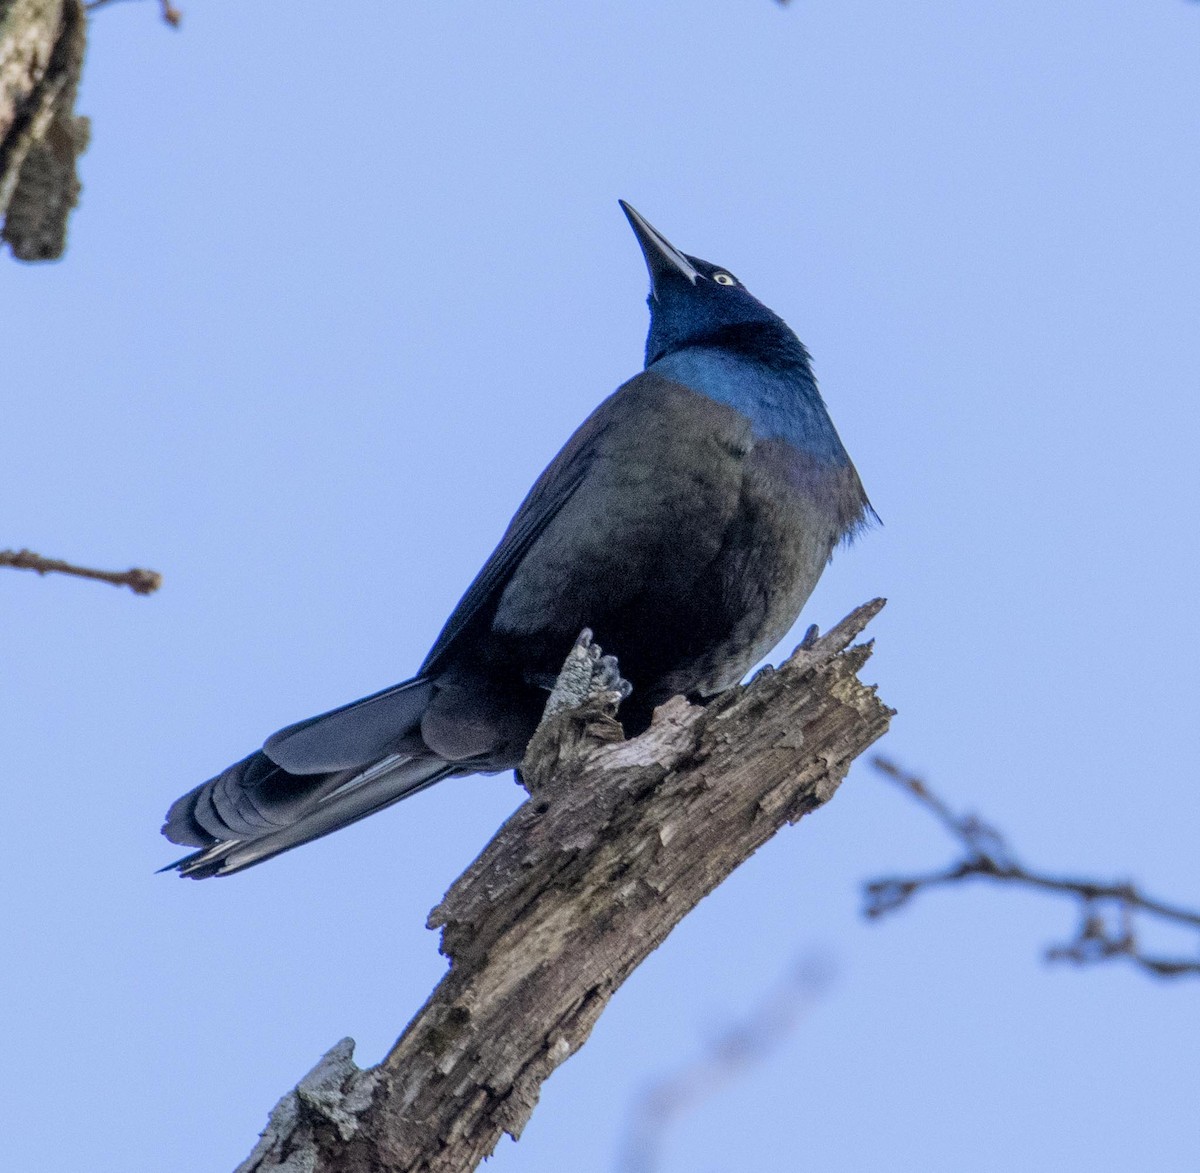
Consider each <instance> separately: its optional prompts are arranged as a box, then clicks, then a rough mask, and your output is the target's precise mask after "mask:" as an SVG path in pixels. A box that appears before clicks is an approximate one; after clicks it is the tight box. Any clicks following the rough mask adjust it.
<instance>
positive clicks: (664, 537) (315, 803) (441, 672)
mask: <svg viewBox="0 0 1200 1173" xmlns="http://www.w3.org/2000/svg"><path fill="white" fill-rule="evenodd" d="M622 207H623V208H624V209H625V214H626V215H627V216H628V217H629V222H630V224H631V225H632V226H633V230H634V232H635V233H636V235H637V238H638V241H639V242H640V244H641V246H642V251H643V253H644V254H645V257H646V263H647V265H648V267H649V269H650V276H651V293H650V333H649V337H648V339H647V343H646V369H645V370H644V371H643V372H642V373H641V374H639V375H636V376H635V377H634V378H632V379H630V380H629V382H627V383H625V384H624V385H623V386H622V387H620V388H618V389H617V391H616V392H615V393H614V394H613V395H611V396H610V397H609V398H608V399H606V400H605V401H604V402H603V403H602V404H601V405H600V406H599V407H598V408H597V409H596V410H595V411H594V412H593V413H592V414H591V416H590V417H589V418H588V419H587V420H585V421H584V423H583V424H582V425H581V426H580V428H579V430H578V431H577V432H576V433H575V434H574V435H573V436H572V437H571V438H570V440H568V441H567V443H566V445H565V446H564V448H563V450H562V451H561V452H560V453H559V454H558V455H557V456H556V457H555V458H554V460H553V461H552V462H551V464H550V466H549V467H548V468H547V469H546V471H545V472H544V473H542V475H541V476H540V477H539V478H538V480H537V483H536V484H535V485H534V486H533V488H532V489H531V490H530V493H529V495H528V496H527V497H526V498H525V501H524V502H523V503H522V505H521V507H520V509H518V510H517V513H516V516H515V517H514V518H513V520H512V522H511V523H510V524H509V527H508V530H507V531H506V532H505V534H504V537H503V538H502V539H501V540H500V544H499V546H497V548H496V550H495V552H494V553H493V554H492V556H491V558H489V559H488V561H487V563H486V565H485V566H484V568H483V570H482V571H480V573H479V576H478V577H477V578H476V579H475V581H474V582H473V583H472V584H471V586H470V588H469V589H468V590H467V593H466V594H465V595H464V596H463V598H462V601H461V602H460V603H459V604H458V606H457V607H456V608H455V610H454V613H453V614H452V615H451V616H450V619H449V621H448V622H447V623H446V626H445V628H444V629H443V631H442V633H441V635H440V636H439V637H438V639H437V642H436V643H435V644H434V646H433V649H432V650H431V651H430V653H429V655H428V657H427V658H426V660H425V662H424V664H422V665H421V668H420V671H419V672H418V673H417V675H416V676H415V677H414V678H413V679H412V680H410V681H407V682H405V683H403V684H399V685H396V686H395V687H394V688H390V689H385V690H384V691H383V692H380V693H377V694H375V695H374V696H371V697H367V698H365V699H363V700H360V701H355V702H354V703H353V704H350V705H346V706H345V707H343V708H341V709H335V710H334V711H333V712H331V713H326V714H323V715H322V716H319V717H313V718H311V719H309V720H307V721H301V722H299V723H298V724H296V725H291V726H289V727H288V728H286V729H281V730H280V731H279V732H278V733H275V734H273V735H272V736H271V737H269V738H268V739H267V741H266V743H265V744H264V746H263V748H262V749H261V750H260V751H258V752H256V753H253V754H251V755H250V756H249V757H247V758H244V759H243V760H242V761H240V762H238V763H237V764H236V765H234V766H231V767H229V769H227V770H226V771H224V773H222V774H219V775H218V776H217V777H216V778H213V779H211V780H210V781H208V782H206V783H204V785H202V786H199V787H197V788H196V789H195V790H193V791H191V792H190V793H189V794H186V795H184V797H182V798H181V799H179V800H178V801H177V802H176V803H175V804H174V805H173V806H172V807H171V810H170V812H169V814H168V816H167V823H166V826H165V827H164V828H163V832H164V834H165V835H166V836H167V837H168V838H169V839H171V840H172V841H173V842H175V843H184V844H188V845H189V846H192V847H195V848H198V849H199V850H198V851H196V852H195V853H194V854H192V855H189V856H188V857H186V858H185V859H183V860H180V861H179V862H178V863H176V864H174V865H172V866H173V867H175V868H177V869H178V870H179V871H180V872H181V873H182V874H183V875H186V876H194V877H196V878H202V877H205V876H211V875H223V874H228V873H230V872H234V871H238V870H240V869H242V868H245V867H249V866H250V865H251V864H254V863H258V862H260V861H262V860H264V859H268V858H270V857H271V856H273V855H278V854H279V853H280V852H282V851H286V850H288V849H289V848H291V847H295V846H297V845H298V844H300V843H304V842H307V841H308V840H309V839H315V838H317V837H318V836H320V835H325V834H327V833H328V832H330V831H333V830H336V829H337V828H338V827H342V826H345V825H346V824H348V823H351V822H353V821H355V820H356V819H359V818H362V817H364V816H365V815H368V814H371V813H373V812H374V811H377V810H380V809H382V808H383V807H385V806H388V805H390V804H391V803H393V802H396V801H398V800H399V799H401V798H404V797H405V796H407V795H409V794H413V793H415V792H416V791H417V790H420V789H423V788H424V787H426V786H429V785H431V784H432V783H434V782H436V781H438V780H439V779H441V778H445V777H447V776H449V775H452V774H470V773H476V772H492V771H499V770H505V769H511V768H513V767H515V766H516V765H517V764H518V763H519V762H520V760H521V757H522V755H523V752H524V749H525V745H526V743H527V742H528V740H529V738H530V736H531V735H532V733H533V731H534V729H535V728H536V726H537V723H538V720H539V718H540V716H541V712H542V708H543V705H544V703H545V699H546V689H547V688H548V687H549V685H550V684H552V683H553V681H554V678H555V676H556V675H557V673H558V670H559V668H560V666H561V665H562V662H563V659H564V657H565V656H566V654H567V651H568V650H569V649H570V647H571V645H572V643H573V642H574V640H575V638H576V636H578V634H579V632H580V630H581V629H582V628H584V627H590V628H591V629H592V630H593V631H594V632H595V637H596V641H597V643H599V644H600V646H601V647H602V648H603V649H604V650H605V651H606V652H610V653H613V654H614V655H616V656H617V658H618V660H619V662H620V666H621V674H622V676H624V677H625V678H626V679H627V680H629V681H630V682H631V683H632V685H633V693H632V695H631V696H630V698H629V699H628V700H627V701H626V702H625V704H624V705H623V706H622V710H621V716H622V720H623V721H624V722H625V725H626V728H627V729H628V730H629V731H630V732H631V733H636V732H639V731H641V730H642V729H644V728H645V726H646V725H647V724H648V723H649V720H650V716H651V713H652V711H653V709H654V707H655V706H656V705H659V704H661V703H662V702H663V701H665V700H667V699H668V698H669V697H671V696H673V695H675V694H677V693H683V694H685V695H688V696H692V697H697V698H699V697H705V696H710V695H712V694H713V693H717V692H720V691H721V690H722V689H726V688H729V687H730V686H732V685H734V684H736V683H737V682H738V681H739V680H740V679H741V678H742V676H743V675H744V674H745V673H746V671H747V670H748V669H749V668H750V667H751V666H752V665H753V664H754V663H755V662H756V661H757V660H759V659H760V658H761V657H762V656H763V655H765V654H766V653H767V652H768V651H770V649H771V648H772V647H773V646H774V645H775V644H776V643H777V642H778V641H779V639H781V638H782V636H783V635H784V633H785V632H786V631H787V630H788V628H789V627H791V625H792V624H793V623H794V622H795V620H796V617H797V615H798V614H799V612H800V608H801V607H802V606H803V604H804V602H805V600H806V599H807V598H808V596H809V594H810V593H811V591H812V589H813V587H814V586H815V585H816V582H817V579H818V578H819V577H820V575H821V571H822V569H823V568H824V566H825V564H826V562H827V561H828V560H829V557H830V554H831V553H832V551H833V549H834V547H835V546H836V545H837V543H838V542H839V541H841V540H844V539H848V538H850V537H852V536H853V535H854V534H855V533H856V532H857V530H858V529H859V528H860V527H861V526H862V525H863V524H864V523H865V522H866V521H867V520H868V519H869V518H870V517H871V516H873V514H872V512H871V507H870V504H869V503H868V501H867V498H866V495H865V494H864V493H863V489H862V485H861V484H860V482H859V479H858V474H857V473H856V472H855V471H854V466H853V465H852V464H851V463H850V458H849V457H848V456H847V455H846V451H845V449H844V448H843V447H842V444H841V441H840V440H839V439H838V435H837V432H836V431H835V430H834V427H833V424H832V422H831V421H830V419H829V416H828V414H827V412H826V410H825V405H824V403H823V402H822V400H821V396H820V394H819V393H818V391H817V385H816V381H815V379H814V378H813V373H812V368H811V366H810V363H809V357H808V353H807V352H806V351H805V349H804V347H803V346H802V345H801V343H800V341H799V339H798V338H797V337H796V336H795V334H793V333H792V331H791V330H790V329H789V328H788V327H787V325H785V324H784V322H783V321H782V320H781V319H780V318H779V317H777V316H776V315H775V314H774V313H772V312H771V311H770V310H769V309H767V307H766V306H764V305H762V304H761V303H760V302H758V301H757V300H755V298H753V297H752V296H751V295H750V294H749V293H748V292H747V291H746V290H745V289H744V288H743V287H742V285H741V284H740V283H739V282H738V281H737V280H736V279H735V278H733V277H732V276H731V275H730V274H729V273H728V272H727V271H726V270H724V269H721V268H719V267H718V266H716V265H712V264H709V263H708V262H707V261H701V260H698V259H697V258H695V257H690V256H686V255H685V254H683V253H680V252H679V251H678V250H677V249H675V248H674V247H673V246H672V245H671V244H669V243H668V242H667V240H666V239H665V238H664V237H663V236H661V235H660V234H659V233H658V232H656V231H655V230H654V228H652V227H651V226H650V225H649V224H648V223H647V222H646V221H645V220H644V219H642V217H641V216H639V215H638V214H637V213H636V212H635V211H634V210H633V209H632V208H630V207H629V206H628V205H626V204H624V203H622Z"/></svg>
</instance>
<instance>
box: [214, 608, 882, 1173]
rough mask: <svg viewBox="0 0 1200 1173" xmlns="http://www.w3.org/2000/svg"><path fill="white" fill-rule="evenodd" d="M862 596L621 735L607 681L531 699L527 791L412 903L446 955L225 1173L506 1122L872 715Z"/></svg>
mask: <svg viewBox="0 0 1200 1173" xmlns="http://www.w3.org/2000/svg"><path fill="white" fill-rule="evenodd" d="M882 606H883V601H882V600H881V599H876V600H875V601H873V602H871V603H868V604H866V605H864V606H862V607H860V608H859V609H858V610H857V611H855V612H854V613H853V614H852V615H850V616H848V617H847V618H846V619H844V620H843V621H842V622H841V623H840V624H839V625H838V626H837V627H836V628H835V629H834V630H833V631H831V632H830V633H829V634H828V635H826V636H824V637H817V636H816V633H815V630H814V631H813V632H811V633H810V637H806V639H805V641H804V643H803V644H801V646H800V647H799V648H797V649H796V651H795V652H794V653H793V654H792V656H791V657H790V658H789V659H788V660H787V661H786V663H784V664H783V665H782V666H781V667H780V668H779V669H777V670H774V669H769V668H768V669H765V670H764V671H762V672H760V673H759V674H758V676H756V677H755V678H754V679H753V680H752V681H751V682H750V683H749V684H746V685H743V686H741V687H739V688H735V689H731V690H730V691H729V692H727V693H723V694H722V695H720V696H719V697H716V698H714V699H713V700H712V701H711V702H710V703H709V704H707V705H704V706H699V705H692V704H689V703H688V702H687V701H686V700H684V699H683V698H682V697H676V698H674V699H673V700H671V701H669V702H668V703H667V704H665V705H663V706H662V707H661V708H660V709H658V711H657V712H656V713H655V716H654V721H653V723H652V724H651V726H650V728H649V729H648V730H647V731H646V732H645V733H644V734H642V735H641V736H640V737H638V738H635V739H634V740H632V741H625V740H623V739H622V738H621V729H620V725H619V724H618V723H617V722H616V720H615V719H614V712H615V707H616V702H617V700H619V697H620V693H619V692H618V691H613V690H612V678H611V676H609V677H608V678H607V679H606V680H604V681H602V682H601V684H600V685H599V686H598V687H597V688H596V689H595V690H594V691H593V692H592V693H591V694H589V695H587V696H585V698H584V699H583V700H582V702H581V703H579V704H577V705H575V707H571V708H565V709H560V710H559V711H557V712H551V713H550V715H548V716H547V717H546V718H545V719H544V720H543V722H542V725H541V727H540V728H539V729H538V731H537V733H536V734H535V735H534V738H533V740H532V741H531V742H530V745H529V748H528V751H527V753H526V756H525V761H524V763H523V765H522V771H521V772H522V777H523V779H524V781H525V783H526V786H527V788H528V789H529V791H530V798H529V800H528V801H527V802H526V803H524V804H523V805H522V806H521V807H520V808H519V809H518V810H517V811H516V812H515V813H514V814H513V815H512V817H511V818H510V819H509V820H508V822H506V823H505V825H504V826H503V827H502V828H501V829H500V831H499V832H498V833H497V835H496V836H495V838H494V839H493V840H492V841H491V843H490V844H488V846H487V847H486V848H485V849H484V851H483V853H482V854H481V855H480V856H479V858H478V859H477V860H476V861H475V862H474V863H473V864H472V865H471V867H470V868H468V870H467V871H466V872H465V873H464V874H463V875H462V876H461V877H460V878H459V879H458V880H457V881H456V882H455V883H454V885H453V886H452V887H451V889H450V891H449V892H448V893H447V894H446V896H445V898H444V899H443V900H442V902H441V904H440V905H439V906H438V907H437V908H435V909H434V910H433V912H432V913H431V914H430V918H429V925H430V927H431V928H436V927H440V928H441V929H442V952H443V953H445V954H446V956H447V957H449V959H450V969H449V972H448V973H447V974H446V975H445V977H444V978H443V979H442V981H441V982H440V983H439V984H438V986H437V988H436V989H435V990H434V991H433V993H432V995H431V996H430V998H429V1000H428V1001H427V1002H426V1004H425V1005H424V1006H423V1007H422V1008H421V1010H420V1011H419V1012H418V1013H417V1015H416V1017H415V1018H414V1019H413V1020H412V1022H411V1023H410V1024H409V1025H408V1028H407V1029H406V1030H405V1032H404V1034H403V1035H402V1036H401V1038H400V1040H399V1041H398V1042H397V1043H396V1045H395V1046H394V1047H393V1048H392V1051H391V1052H390V1053H389V1054H388V1056H387V1057H386V1058H385V1059H384V1061H383V1062H382V1063H381V1064H380V1065H379V1066H378V1067H375V1068H371V1069H369V1070H368V1071H360V1070H359V1069H358V1068H357V1067H356V1066H355V1064H354V1062H353V1059H352V1054H353V1041H352V1040H349V1039H344V1040H342V1042H341V1043H339V1044H338V1045H337V1046H336V1047H335V1048H334V1049H333V1050H332V1051H331V1052H330V1053H329V1054H328V1055H326V1056H325V1058H324V1059H322V1061H321V1063H320V1064H318V1066H317V1067H316V1068H315V1069H314V1070H313V1072H311V1073H310V1074H309V1075H308V1076H307V1077H306V1078H305V1079H304V1080H303V1081H301V1083H300V1085H299V1086H298V1087H297V1088H296V1089H295V1090H294V1091H292V1092H289V1093H288V1095H287V1096H285V1097H284V1099H283V1100H281V1101H280V1103H279V1105H278V1106H277V1107H276V1109H275V1111H274V1112H273V1113H272V1115H271V1120H270V1123H269V1124H268V1127H267V1130H266V1131H265V1132H264V1134H263V1137H262V1139H261V1140H260V1142H259V1144H258V1146H257V1147H256V1148H255V1150H254V1152H253V1153H252V1154H251V1155H250V1157H249V1158H248V1159H247V1160H246V1161H245V1162H243V1164H242V1165H241V1166H239V1169H238V1171H237V1173H267V1171H268V1170H272V1171H275V1173H282V1171H286V1173H335V1171H336V1173H402V1171H403V1173H415V1171H421V1173H452V1171H454V1173H457V1171H462V1170H470V1169H474V1168H475V1167H476V1166H477V1165H478V1164H479V1162H480V1161H482V1160H483V1158H484V1157H486V1156H487V1155H488V1154H489V1153H490V1152H491V1151H492V1150H493V1149H494V1148H495V1146H496V1144H497V1143H498V1141H499V1140H500V1138H501V1136H502V1135H503V1134H504V1133H505V1132H507V1133H509V1134H510V1135H511V1136H513V1137H514V1138H516V1137H518V1136H520V1133H521V1130H522V1128H523V1127H524V1125H525V1123H526V1121H527V1120H528V1119H529V1116H530V1114H531V1113H532V1111H533V1109H534V1106H535V1105H536V1103H537V1099H538V1094H539V1091H540V1088H541V1085H542V1082H543V1081H544V1080H545V1079H546V1077H547V1076H548V1075H549V1074H550V1073H551V1072H552V1071H553V1070H554V1069H555V1068H556V1067H557V1066H558V1065H559V1064H560V1063H562V1062H563V1060H564V1059H566V1058H567V1057H568V1056H570V1055H572V1054H574V1052H575V1051H577V1050H578V1049H579V1048H580V1047H581V1046H582V1045H583V1044H584V1042H586V1041H587V1037H588V1034H589V1033H590V1031H591V1029H592V1026H593V1025H594V1023H595V1022H596V1020H597V1018H599V1016H600V1013H601V1011H602V1010H603V1009H604V1007H605V1006H606V1005H607V1004H608V1000H609V998H611V996H612V994H613V993H614V991H615V990H616V989H617V988H618V987H619V986H620V985H621V983H622V982H623V981H624V980H625V979H626V978H627V977H628V976H629V975H630V974H631V973H632V972H633V970H634V969H635V968H636V967H637V966H638V965H639V964H640V963H641V962H642V961H643V960H644V959H645V958H646V957H647V956H648V955H649V953H650V952H651V951H652V950H653V949H655V948H656V947H657V946H658V945H659V944H660V943H661V942H662V941H663V940H664V939H665V938H666V936H667V934H668V933H669V932H670V931H671V929H672V928H674V927H675V925H676V924H678V923H679V921H680V920H682V919H683V917H684V916H685V915H686V914H687V913H688V912H689V911H690V910H691V909H692V908H693V907H695V905H696V904H697V903H698V902H699V901H700V900H701V898H702V897H704V896H705V895H706V894H707V893H709V892H710V891H712V890H713V889H714V888H715V887H716V886H717V885H718V884H719V883H720V882H721V881H722V880H724V879H725V878H726V876H728V875H729V874H730V873H731V872H732V871H733V870H734V868H736V867H737V866H738V865H739V864H741V863H743V862H744V861H745V860H746V859H747V858H749V856H750V855H752V854H753V853H754V851H755V850H756V849H757V848H758V847H760V846H761V845H762V844H763V843H765V842H766V841H767V840H768V839H770V838H771V836H772V835H774V834H775V832H776V831H778V830H780V829H781V828H782V827H783V826H785V825H786V824H788V823H794V822H796V821H797V820H799V819H800V818H802V817H803V816H804V815H806V814H808V813H809V812H811V811H813V810H815V809H816V808H817V807H819V806H820V805H822V804H823V803H825V802H827V801H828V800H829V799H830V798H831V797H832V795H833V794H834V792H835V791H836V790H837V787H838V785H839V784H840V783H841V781H842V779H843V778H844V777H845V775H846V772H847V770H848V769H849V767H850V763H851V762H852V761H853V760H854V758H855V757H857V756H858V755H859V754H860V753H862V752H863V750H865V749H866V748H867V747H868V746H869V745H871V744H872V743H873V742H874V741H876V740H877V739H878V738H879V737H880V736H882V734H883V733H884V732H885V731H886V729H887V726H888V722H889V720H890V719H891V716H892V711H891V710H890V709H888V708H887V707H886V706H885V705H884V704H883V703H882V702H881V701H880V700H879V699H878V697H876V695H875V691H874V689H873V688H871V687H868V686H865V685H863V684H862V683H861V682H860V681H859V680H858V675H857V674H858V672H859V670H860V669H861V668H862V666H863V665H864V664H865V663H866V660H867V658H868V656H869V655H870V651H871V649H870V644H864V645H858V646H851V644H852V642H853V640H854V639H855V638H856V637H857V636H858V635H859V633H860V632H861V631H862V630H863V628H865V627H866V625H867V623H868V622H869V621H870V620H871V618H873V617H874V615H876V614H877V613H878V612H879V610H880V609H881V608H882ZM567 675H568V673H564V677H566V676H567ZM562 679H563V678H560V681H561V680H562ZM314 1088H315V1089H318V1092H314V1090H313V1089H314Z"/></svg>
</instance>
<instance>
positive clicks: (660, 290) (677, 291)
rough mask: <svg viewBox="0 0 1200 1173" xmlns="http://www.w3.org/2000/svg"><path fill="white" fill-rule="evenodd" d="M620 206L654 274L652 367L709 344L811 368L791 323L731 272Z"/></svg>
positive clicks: (774, 363) (775, 362) (648, 349)
mask: <svg viewBox="0 0 1200 1173" xmlns="http://www.w3.org/2000/svg"><path fill="white" fill-rule="evenodd" d="M619 202H620V205H621V208H622V210H623V211H624V213H625V215H626V216H627V217H628V219H629V223H630V225H631V226H632V228H633V231H634V234H635V235H636V236H637V238H638V243H639V244H640V245H641V246H642V253H643V255H644V256H645V258H646V267H647V268H648V269H649V270H650V297H649V304H650V333H649V335H648V336H647V338H646V365H647V366H649V365H650V364H651V363H653V362H656V361H657V360H658V359H660V358H662V357H664V356H665V355H668V354H671V353H673V352H674V351H677V350H681V349H683V348H684V347H689V346H707V347H720V348H721V349H724V350H732V351H737V352H740V353H742V354H745V355H746V356H747V357H751V358H754V359H756V360H758V361H761V362H765V363H767V364H769V365H771V366H800V367H801V368H802V369H804V370H805V371H807V370H808V354H807V352H806V351H805V349H804V347H803V346H802V345H801V343H800V340H799V339H798V338H797V337H796V335H795V334H793V333H792V331H791V329H790V327H789V326H788V325H787V323H786V322H784V320H783V319H782V318H780V317H779V315H778V314H776V313H773V312H772V311H771V310H769V309H768V308H767V307H766V306H765V305H763V303H762V302H761V301H759V300H758V299H757V298H756V297H755V296H754V295H753V294H752V293H750V291H749V290H748V289H746V287H745V286H744V285H743V284H742V283H741V282H740V281H739V280H738V279H737V278H736V277H735V276H734V275H733V274H732V273H731V272H730V271H729V270H728V269H725V268H722V267H721V266H720V265H714V264H712V263H711V262H709V261H702V260H700V258H699V257H690V256H688V255H687V254H686V253H682V252H680V251H679V250H678V249H677V248H676V247H675V246H674V245H673V244H671V242H670V241H669V240H667V238H666V237H665V236H663V234H662V233H661V232H659V231H658V230H657V229H656V228H655V227H654V226H653V225H652V224H651V223H650V222H649V221H648V220H646V219H645V217H643V216H642V215H640V214H639V213H638V212H636V211H635V210H634V209H633V208H631V207H630V206H629V204H627V203H626V202H625V201H624V200H620V201H619Z"/></svg>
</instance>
